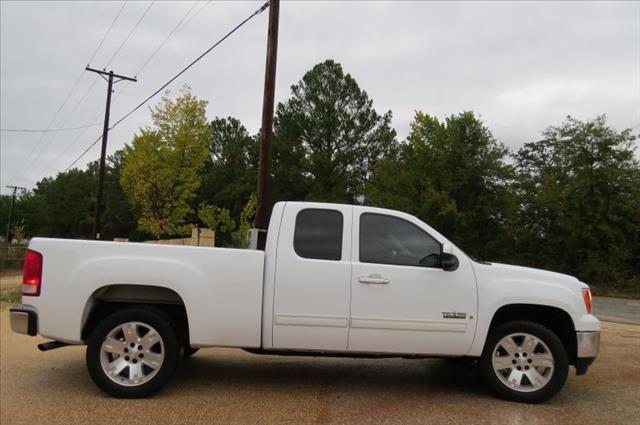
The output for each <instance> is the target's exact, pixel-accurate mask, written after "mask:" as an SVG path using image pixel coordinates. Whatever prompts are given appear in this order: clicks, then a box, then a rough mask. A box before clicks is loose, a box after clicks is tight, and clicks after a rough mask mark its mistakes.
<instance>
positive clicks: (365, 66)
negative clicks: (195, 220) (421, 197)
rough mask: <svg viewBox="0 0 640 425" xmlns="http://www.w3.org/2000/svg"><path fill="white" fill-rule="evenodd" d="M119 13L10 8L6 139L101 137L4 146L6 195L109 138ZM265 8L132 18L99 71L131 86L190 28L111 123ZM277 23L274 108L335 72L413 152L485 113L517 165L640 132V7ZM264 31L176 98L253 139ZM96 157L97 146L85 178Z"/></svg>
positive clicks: (343, 5)
mask: <svg viewBox="0 0 640 425" xmlns="http://www.w3.org/2000/svg"><path fill="white" fill-rule="evenodd" d="M122 4H123V3H122V2H118V1H113V2H55V1H47V2H6V1H3V2H2V3H1V4H0V16H1V28H0V31H1V34H0V35H1V51H0V53H1V60H0V74H1V75H0V80H1V81H0V83H1V92H0V93H1V96H0V97H1V99H0V107H1V109H0V126H1V127H2V128H3V129H46V128H47V127H49V126H50V128H51V129H55V128H61V127H65V128H68V127H78V126H83V125H87V124H93V123H99V125H96V126H95V127H91V128H89V129H85V130H74V131H66V132H59V133H47V134H44V135H43V134H39V133H13V132H12V133H9V132H2V133H0V137H1V139H0V154H1V162H0V166H1V175H0V178H1V183H2V193H7V190H6V189H5V187H4V186H5V185H19V186H26V187H33V185H34V184H35V182H36V181H38V180H39V179H41V178H42V177H43V176H48V175H55V174H56V173H57V172H59V171H63V170H64V169H65V168H67V166H69V165H70V163H71V162H72V161H73V160H74V159H75V158H76V157H77V156H78V155H79V154H80V153H81V152H82V151H83V150H84V149H86V148H87V147H88V146H89V145H90V144H91V143H92V142H93V141H94V140H96V138H97V137H98V136H99V135H100V134H101V129H102V127H101V126H102V124H101V121H102V119H103V114H104V104H105V97H106V83H105V82H104V81H102V80H101V79H100V80H98V81H97V82H96V79H97V78H99V77H97V76H96V75H95V74H92V73H88V72H83V68H84V67H85V65H87V63H88V62H89V60H90V59H91V57H92V55H93V54H94V52H95V51H96V48H97V47H98V45H99V43H100V41H101V40H102V39H103V36H104V35H105V33H106V32H107V30H108V28H109V26H110V25H111V23H112V22H114V18H115V17H116V15H117V14H118V12H119V11H120V9H121V7H122ZM261 4H262V2H215V1H214V2H207V1H201V2H166V1H158V2H156V3H153V4H152V3H150V2H139V1H136V2H134V1H131V2H128V3H127V4H126V6H125V7H124V9H122V11H121V13H120V15H119V17H118V19H117V20H116V21H115V24H114V26H113V29H112V30H111V32H110V33H109V34H108V36H107V37H106V39H105V41H104V43H103V44H102V46H101V47H100V49H99V50H98V51H97V54H96V56H95V59H93V60H92V61H91V65H92V66H94V67H97V68H104V67H105V66H107V65H108V69H113V70H114V71H115V72H116V73H120V74H124V75H134V74H136V72H138V71H139V69H140V68H141V67H142V65H143V64H144V63H145V62H146V61H147V59H148V58H149V57H150V55H151V54H152V53H153V52H154V51H155V50H156V49H157V47H158V46H159V45H160V44H161V43H162V42H163V40H165V39H166V38H167V36H168V35H169V33H170V32H171V30H172V29H173V28H174V27H175V26H176V25H177V24H178V23H179V22H180V21H181V20H182V25H181V26H180V27H179V28H178V30H177V31H176V32H174V33H173V35H172V36H171V38H170V39H169V40H168V41H167V42H166V44H164V46H163V47H162V48H161V49H160V50H159V51H158V52H157V54H156V55H155V56H153V58H152V59H151V61H150V62H149V63H148V64H147V65H146V66H145V67H144V68H143V69H142V71H140V72H138V75H137V76H138V82H137V83H133V84H130V85H128V86H127V84H126V83H125V82H120V83H118V84H117V85H116V87H115V90H116V91H115V94H114V101H113V104H112V123H113V122H114V121H115V120H117V119H118V118H120V117H121V116H123V115H124V114H125V113H126V112H128V111H129V110H131V109H132V108H133V107H134V106H135V105H137V104H138V103H139V102H140V101H141V100H142V99H144V98H145V97H146V96H148V95H149V94H151V93H152V92H153V91H155V90H156V89H157V88H158V87H160V86H161V85H162V84H163V83H164V82H165V81H166V80H168V79H169V78H170V77H171V76H173V75H174V74H175V73H176V72H177V71H178V70H179V69H181V68H182V67H184V66H185V65H186V64H187V63H189V62H190V61H191V60H192V59H194V58H195V57H197V56H198V55H199V54H200V53H201V52H203V51H204V50H206V49H207V48H208V47H209V46H210V45H211V44H212V43H213V42H215V41H216V40H217V39H218V38H219V37H221V36H222V35H223V34H224V33H226V32H227V31H228V30H230V29H231V28H232V27H233V26H235V25H236V24H237V23H239V22H240V21H241V20H242V19H244V18H245V17H246V16H248V15H249V14H250V13H251V12H253V11H254V10H255V9H257V8H258V7H259V6H260V5H261ZM150 5H151V7H150V8H149V6H150ZM145 12H146V14H145ZM280 12H281V14H280V43H279V50H278V71H277V82H276V84H277V90H276V102H278V101H284V100H286V99H287V98H288V96H289V95H290V86H291V85H292V84H294V83H296V82H297V81H298V80H299V79H300V78H301V77H302V75H303V74H304V73H305V72H306V71H307V70H309V69H310V68H311V67H312V66H313V65H314V64H316V63H318V62H320V61H323V60H324V59H327V58H332V59H335V60H336V61H338V62H340V63H341V64H342V65H343V68H344V69H345V71H346V72H349V73H351V74H352V75H353V76H354V77H355V79H356V80H357V82H358V83H359V84H360V86H361V87H362V88H363V89H364V90H366V91H367V92H368V93H369V96H370V97H371V98H372V99H373V100H374V105H375V107H376V109H377V110H378V112H380V113H383V112H385V111H387V110H389V109H390V110H392V111H393V124H394V126H395V128H396V130H397V131H398V135H399V137H400V138H401V139H402V138H404V137H405V136H406V135H407V132H408V126H409V122H410V120H411V118H412V115H413V113H414V111H415V110H417V109H419V110H422V111H424V112H426V113H429V114H432V115H436V116H438V117H440V118H443V117H446V116H448V115H451V114H455V113H458V112H461V111H464V110H472V111H474V112H476V113H478V114H479V115H480V116H481V117H482V119H483V120H484V121H485V122H486V124H487V125H488V126H489V127H490V128H491V130H492V131H493V134H494V135H495V136H496V137H497V138H498V139H499V140H500V141H502V142H503V143H505V144H506V145H507V146H509V147H510V148H512V149H517V148H518V147H519V146H521V145H522V144H523V143H525V142H527V141H533V140H537V139H538V138H539V136H540V132H541V131H542V130H543V129H544V128H545V127H547V126H548V125H557V124H560V123H561V122H562V120H563V118H564V117H565V116H566V115H572V116H574V117H577V118H579V119H589V118H593V117H595V116H596V115H599V114H602V113H606V114H607V115H608V117H609V122H610V124H611V125H613V126H614V127H616V128H618V129H623V128H629V127H634V126H636V127H635V131H636V132H638V131H640V2H621V3H616V2H602V3H597V2H586V3H581V2H568V3H556V2H553V3H552V2H541V3H525V2H495V3H485V2H470V3H465V2H452V3H437V2H337V1H336V2H320V1H318V2H283V3H282V4H281V11H280ZM141 18H142V20H140V19H141ZM267 20H268V14H267V13H266V12H265V13H263V14H261V15H259V16H258V17H256V18H255V19H254V20H252V21H251V22H250V23H249V24H248V25H247V26H245V27H244V28H242V29H241V30H240V31H238V32H237V33H235V34H234V35H232V36H231V37H230V38H229V39H228V40H227V41H226V42H224V43H223V44H222V45H221V46H220V47H219V48H217V49H215V50H214V51H213V52H212V53H211V54H210V55H208V56H207V57H206V58H205V59H203V60H202V61H201V62H199V63H198V64H197V65H195V66H194V67H193V68H192V69H190V70H189V71H187V73H185V74H184V75H183V76H182V77H181V78H179V79H178V80H177V81H176V82H175V83H174V84H172V86H170V88H172V89H173V93H176V92H177V91H178V89H179V88H180V87H181V86H182V85H183V84H188V85H189V86H191V88H192V92H193V94H194V95H196V96H197V97H199V98H202V99H206V100H207V101H209V106H208V109H207V114H208V116H209V117H210V118H213V117H214V116H235V117H237V118H239V119H240V120H241V121H242V123H243V124H244V125H245V126H246V127H247V128H248V129H249V131H251V132H255V131H256V130H257V129H258V127H259V125H260V113H261V102H262V85H263V81H264V60H265V45H266V29H267ZM138 21H140V22H139V25H138V26H137V27H136V29H135V31H134V32H133V33H131V30H132V29H133V28H134V27H135V25H136V23H137V22H138ZM129 34H130V37H129V38H128V40H127V41H126V42H125V43H124V44H123V41H124V40H125V39H126V38H127V36H129ZM119 46H122V47H121V49H120V50H119V51H118V53H117V54H115V53H116V51H117V50H118V48H119ZM114 54H115V56H114ZM81 75H82V77H81V79H80V80H79V83H78V84H77V86H76V87H75V90H73V91H72V92H71V97H70V98H69V100H68V102H67V103H66V104H65V105H64V107H63V108H62V109H61V110H60V112H59V113H58V115H57V116H55V113H56V111H57V110H58V109H59V108H60V106H61V105H62V104H63V101H64V100H65V98H66V97H67V95H68V94H69V93H70V91H71V89H72V87H73V86H74V83H75V82H76V81H77V79H78V78H79V77H80V76H81ZM125 87H126V89H125ZM89 88H91V89H90V90H89ZM88 90H89V91H88ZM87 91H88V94H87V95H86V97H85V98H84V100H82V102H80V103H78V102H79V101H80V100H81V99H82V97H83V95H85V94H86V93H87ZM155 103H156V100H154V101H152V102H150V105H153V104H155ZM54 116H55V120H54ZM52 120H53V123H52ZM149 124H150V116H149V113H148V109H147V108H142V109H140V110H139V111H138V112H136V113H135V114H133V115H132V116H131V117H129V118H128V119H127V120H126V121H124V122H123V123H122V124H121V125H119V126H118V127H116V128H115V129H114V130H113V131H112V132H111V133H110V136H109V147H108V152H109V153H111V152H113V151H115V150H116V149H118V148H120V147H122V146H123V145H124V144H125V143H127V142H130V141H131V139H132V137H133V135H134V133H135V132H136V131H137V130H138V129H139V128H140V127H144V126H147V125H149ZM98 157H99V144H97V145H96V146H94V148H92V149H91V150H90V151H89V152H88V154H87V155H86V156H85V157H84V158H83V159H82V160H81V161H80V162H78V165H79V166H81V167H84V166H85V164H86V163H87V162H88V161H92V160H95V159H97V158H98Z"/></svg>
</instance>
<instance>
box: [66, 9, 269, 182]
mask: <svg viewBox="0 0 640 425" xmlns="http://www.w3.org/2000/svg"><path fill="white" fill-rule="evenodd" d="M267 7H269V3H268V2H267V3H265V4H263V5H262V7H260V8H259V9H257V10H256V11H255V12H253V13H252V14H251V15H249V16H248V17H247V18H245V19H244V20H243V21H242V22H240V23H239V24H238V25H236V26H235V27H234V28H233V29H232V30H231V31H229V32H227V33H226V34H225V35H224V36H223V37H222V38H220V39H219V40H218V41H216V42H215V43H214V44H213V45H212V46H211V47H209V48H208V49H207V50H205V51H204V52H203V53H202V54H201V55H200V56H198V57H197V58H196V59H194V60H193V61H192V62H191V63H190V64H189V65H187V66H186V67H184V68H183V69H182V70H181V71H180V72H178V73H177V74H176V75H174V76H173V77H172V78H170V79H169V81H167V82H166V83H165V84H163V85H162V86H161V87H160V88H159V89H157V90H156V91H154V92H153V93H152V94H151V95H150V96H148V97H147V98H146V99H145V100H143V101H142V102H140V103H139V104H138V105H137V106H136V107H135V108H133V109H132V110H131V111H129V112H128V113H127V114H125V115H124V116H123V117H122V118H120V119H119V120H118V121H116V122H115V123H114V124H113V125H112V126H111V127H110V128H109V131H111V130H112V129H113V128H115V127H116V126H117V125H118V124H120V123H121V122H122V121H124V120H125V119H127V118H128V117H130V116H131V115H132V114H133V113H134V112H136V111H137V110H138V109H140V108H141V107H142V106H144V105H145V103H147V102H148V101H149V100H151V99H152V98H153V97H155V96H156V95H157V94H158V93H160V92H161V91H162V90H164V89H165V88H166V87H167V86H168V85H169V84H171V83H172V82H174V81H175V80H176V79H177V78H178V77H180V76H181V75H182V74H184V73H185V72H186V71H187V70H188V69H189V68H191V67H192V66H193V65H195V64H196V63H197V62H198V61H200V60H201V59H202V58H203V57H205V56H206V55H207V54H209V53H210V52H211V51H212V50H213V49H215V48H216V47H218V46H219V45H220V44H221V43H222V42H224V41H225V40H226V39H227V38H229V36H231V35H232V34H233V33H234V32H236V31H237V30H239V29H240V28H241V27H243V26H244V25H245V24H246V23H247V22H249V21H250V20H251V19H253V18H254V17H256V16H257V15H259V14H260V13H262V12H264V11H265V9H266V8H267ZM101 139H102V136H100V137H98V138H97V139H96V140H95V141H94V142H93V143H91V144H90V145H89V146H88V147H87V148H86V149H85V150H84V151H83V152H82V153H81V154H80V155H79V156H78V157H77V158H76V159H74V160H73V162H72V163H71V164H70V165H69V166H68V167H67V168H66V169H65V172H66V171H68V170H70V169H71V167H73V166H74V165H75V164H76V163H77V162H78V161H79V160H80V159H81V158H82V157H83V156H85V155H86V154H87V152H89V150H90V149H91V148H92V147H94V146H95V145H96V144H97V143H98V142H99V141H100V140H101Z"/></svg>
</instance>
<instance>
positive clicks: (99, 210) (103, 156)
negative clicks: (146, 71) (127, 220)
mask: <svg viewBox="0 0 640 425" xmlns="http://www.w3.org/2000/svg"><path fill="white" fill-rule="evenodd" d="M85 70H87V71H91V72H95V73H97V74H98V75H100V76H101V77H102V78H104V79H105V80H106V81H107V83H108V85H107V108H106V110H105V111H104V127H103V128H102V150H101V153H100V170H99V171H98V189H97V190H96V210H95V216H94V219H93V239H100V216H101V214H102V186H103V185H104V169H105V160H106V155H107V137H108V135H109V112H110V111H111V93H112V92H113V85H114V84H115V83H117V82H118V81H122V80H128V81H133V82H134V83H135V82H136V81H137V80H136V79H135V78H130V77H125V76H124V75H118V74H114V73H113V71H109V72H107V71H105V70H102V71H101V70H99V69H93V68H90V67H89V66H88V65H87V67H86V68H85ZM105 75H106V76H108V77H109V78H108V79H107V78H105ZM114 77H115V78H118V80H116V81H113V78H114Z"/></svg>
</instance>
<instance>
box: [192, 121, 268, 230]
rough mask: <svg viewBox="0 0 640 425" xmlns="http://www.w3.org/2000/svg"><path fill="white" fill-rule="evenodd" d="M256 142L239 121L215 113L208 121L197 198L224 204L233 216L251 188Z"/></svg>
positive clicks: (256, 158)
mask: <svg viewBox="0 0 640 425" xmlns="http://www.w3.org/2000/svg"><path fill="white" fill-rule="evenodd" d="M257 164H258V143H257V139H256V138H255V137H252V136H251V135H250V134H249V132H248V131H247V129H246V128H245V127H244V126H243V125H242V124H241V123H240V121H239V120H238V119H236V118H233V117H228V118H219V117H216V118H215V119H214V120H213V121H212V122H211V137H210V139H209V155H208V156H207V160H206V161H205V165H204V168H203V171H202V186H200V189H199V191H198V200H199V201H200V203H202V202H204V203H207V204H212V205H224V206H225V208H227V209H228V210H229V212H230V214H231V215H232V216H234V217H237V216H238V215H239V214H240V213H241V211H242V209H243V207H244V203H245V200H246V199H248V198H249V197H250V196H251V194H252V193H253V192H254V191H255V187H256V179H257V175H256V168H257Z"/></svg>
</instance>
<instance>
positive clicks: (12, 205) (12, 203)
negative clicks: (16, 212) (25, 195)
mask: <svg viewBox="0 0 640 425" xmlns="http://www.w3.org/2000/svg"><path fill="white" fill-rule="evenodd" d="M7 188H9V189H13V195H11V208H10V209H9V222H8V223H7V239H6V240H5V242H6V243H11V239H10V238H11V220H13V208H14V207H15V205H16V192H17V191H18V189H22V190H27V188H25V187H20V186H7ZM18 242H20V241H18Z"/></svg>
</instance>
